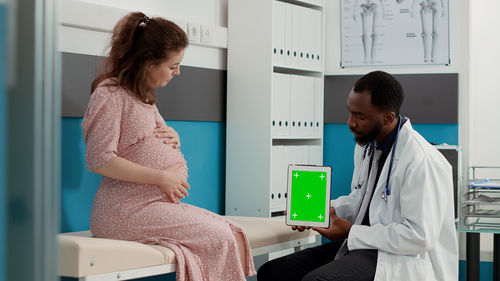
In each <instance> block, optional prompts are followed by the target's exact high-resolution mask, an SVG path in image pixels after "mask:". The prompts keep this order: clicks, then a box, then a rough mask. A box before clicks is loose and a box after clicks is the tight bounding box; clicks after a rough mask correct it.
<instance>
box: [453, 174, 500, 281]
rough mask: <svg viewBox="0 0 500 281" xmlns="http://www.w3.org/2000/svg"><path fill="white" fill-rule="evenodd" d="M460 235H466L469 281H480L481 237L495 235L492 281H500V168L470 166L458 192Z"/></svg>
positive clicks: (458, 228) (458, 227)
mask: <svg viewBox="0 0 500 281" xmlns="http://www.w3.org/2000/svg"><path fill="white" fill-rule="evenodd" d="M457 199H458V200H457V231H462V232H467V280H479V234H480V233H492V234H493V237H494V238H493V239H494V242H493V280H495V281H500V166H471V167H469V168H468V170H467V181H466V183H465V184H464V185H462V186H458V188H457Z"/></svg>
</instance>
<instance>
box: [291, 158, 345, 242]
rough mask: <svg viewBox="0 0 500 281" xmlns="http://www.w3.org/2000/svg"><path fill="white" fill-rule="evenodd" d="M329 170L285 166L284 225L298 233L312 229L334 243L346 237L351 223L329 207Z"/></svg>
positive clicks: (309, 166)
mask: <svg viewBox="0 0 500 281" xmlns="http://www.w3.org/2000/svg"><path fill="white" fill-rule="evenodd" d="M331 174H332V168H331V167H324V166H311V165H294V164H290V165H289V166H288V181H287V182H288V184H287V193H288V194H290V196H288V198H287V210H286V224H287V225H290V226H292V230H298V231H300V232H302V231H304V230H306V229H311V228H312V229H313V230H315V231H317V232H318V233H320V234H321V235H323V236H324V237H326V238H328V239H330V240H333V239H339V238H345V237H347V235H348V234H349V230H350V229H351V225H352V224H351V223H350V222H349V221H347V220H345V219H341V218H339V217H337V215H336V214H335V209H334V208H333V207H330V186H331Z"/></svg>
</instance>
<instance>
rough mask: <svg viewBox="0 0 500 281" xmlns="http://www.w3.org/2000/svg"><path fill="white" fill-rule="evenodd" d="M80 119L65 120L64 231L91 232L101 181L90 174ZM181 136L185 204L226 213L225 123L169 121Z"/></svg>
mask: <svg viewBox="0 0 500 281" xmlns="http://www.w3.org/2000/svg"><path fill="white" fill-rule="evenodd" d="M81 122H82V119H81V118H63V119H62V192H61V195H62V198H61V202H62V206H61V212H62V214H61V231H62V232H68V231H80V230H87V229H89V217H90V211H91V208H92V202H93V198H94V194H95V192H96V191H97V187H98V186H99V182H100V180H101V177H100V176H99V175H97V174H94V173H92V172H88V171H87V167H86V165H85V144H84V143H83V135H82V130H81ZM168 125H169V126H171V127H173V128H174V129H175V130H176V131H177V132H178V133H179V135H180V138H181V150H182V152H183V153H184V155H185V157H186V161H187V163H188V167H189V178H188V182H189V184H190V185H191V190H190V191H189V193H190V195H189V196H188V197H187V198H186V199H185V200H184V202H185V203H189V204H193V205H196V206H199V207H203V208H205V209H208V210H210V211H213V212H215V213H219V214H223V213H224V198H225V197H224V196H225V187H224V186H225V180H224V178H225V130H226V128H225V123H221V122H191V121H169V122H168Z"/></svg>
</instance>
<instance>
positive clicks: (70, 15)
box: [59, 0, 227, 69]
mask: <svg viewBox="0 0 500 281" xmlns="http://www.w3.org/2000/svg"><path fill="white" fill-rule="evenodd" d="M99 7H102V8H99ZM131 11H142V12H144V13H145V14H147V15H149V16H161V17H165V18H167V19H170V20H173V21H175V22H176V23H177V24H179V25H180V26H181V27H182V28H183V29H185V30H186V28H187V23H188V22H190V23H195V24H197V25H200V26H207V27H209V28H210V29H211V36H212V38H213V39H214V40H212V42H211V43H210V44H203V43H199V44H196V43H193V44H190V45H189V47H188V48H187V50H186V53H185V56H184V60H183V62H182V65H189V66H196V67H204V68H212V69H225V68H226V53H227V52H226V48H227V0H183V1H173V0H143V1H133V0H83V1H75V0H63V1H62V15H61V21H62V24H61V27H60V38H59V49H60V50H61V51H63V52H70V53H78V54H87V55H100V56H104V55H106V54H107V51H108V50H107V45H108V42H109V38H110V36H111V33H110V30H111V29H112V27H113V26H114V24H115V23H116V21H118V20H119V19H120V18H121V17H122V16H124V15H125V14H126V13H128V12H131Z"/></svg>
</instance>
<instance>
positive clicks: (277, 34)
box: [272, 1, 286, 66]
mask: <svg viewBox="0 0 500 281" xmlns="http://www.w3.org/2000/svg"><path fill="white" fill-rule="evenodd" d="M285 9H286V7H285V3H284V2H280V1H273V34H272V36H273V49H272V52H273V64H274V65H278V66H280V65H283V62H284V56H283V54H284V52H285V51H284V50H285V20H286V19H285V16H286V15H285Z"/></svg>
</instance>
